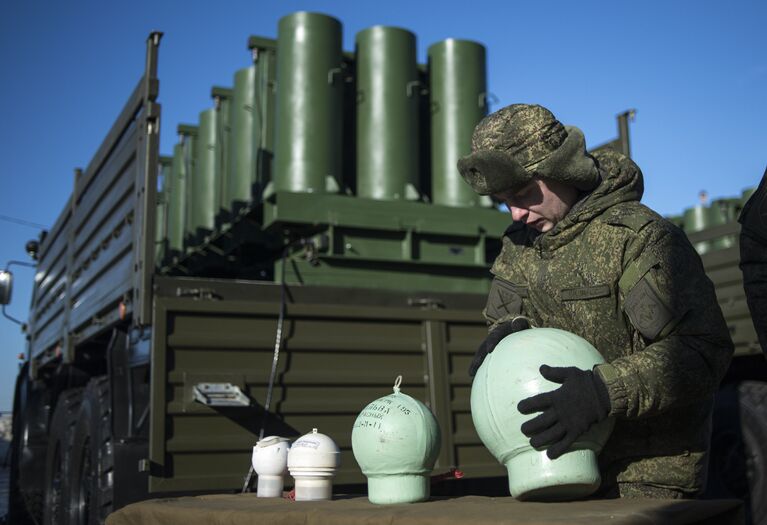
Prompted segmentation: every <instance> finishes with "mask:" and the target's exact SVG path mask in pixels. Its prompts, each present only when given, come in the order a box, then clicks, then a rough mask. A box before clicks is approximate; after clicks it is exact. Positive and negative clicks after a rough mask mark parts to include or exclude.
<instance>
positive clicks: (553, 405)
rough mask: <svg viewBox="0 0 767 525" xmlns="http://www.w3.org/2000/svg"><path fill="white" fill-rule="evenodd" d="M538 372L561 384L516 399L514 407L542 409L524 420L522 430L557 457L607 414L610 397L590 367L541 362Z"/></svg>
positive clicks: (529, 411) (526, 410) (528, 410)
mask: <svg viewBox="0 0 767 525" xmlns="http://www.w3.org/2000/svg"><path fill="white" fill-rule="evenodd" d="M540 372H541V375H542V376H543V377H544V378H546V379H548V380H549V381H553V382H554V383H560V384H561V385H562V386H560V387H559V388H557V389H556V390H553V391H551V392H546V393H543V394H538V395H535V396H532V397H528V398H527V399H523V400H522V401H520V402H519V405H517V408H518V409H519V411H520V412H521V413H523V414H532V413H534V412H543V413H542V414H540V415H539V416H537V417H535V418H533V419H531V420H530V421H526V422H525V423H523V424H522V427H521V430H522V433H523V434H524V435H526V436H527V437H529V438H530V445H531V446H533V447H534V448H540V447H546V449H547V450H546V455H548V456H549V458H551V459H557V458H558V457H559V456H561V455H562V454H564V453H565V452H567V449H568V448H570V445H572V444H573V443H574V442H575V440H576V439H578V438H579V437H581V435H583V433H584V432H586V431H587V430H588V429H589V427H591V425H593V424H594V423H598V422H599V421H602V420H603V419H605V418H606V417H607V414H608V413H609V412H610V396H609V395H608V393H607V387H606V386H605V384H604V382H603V381H602V380H601V379H600V378H599V377H598V376H597V375H596V374H594V373H593V372H592V371H591V370H581V369H580V368H575V367H574V366H567V367H551V366H548V365H543V366H541V368H540Z"/></svg>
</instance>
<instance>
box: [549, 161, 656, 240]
mask: <svg viewBox="0 0 767 525" xmlns="http://www.w3.org/2000/svg"><path fill="white" fill-rule="evenodd" d="M591 155H592V156H593V157H594V160H595V161H596V163H597V167H598V168H599V172H600V175H601V177H602V181H601V182H600V183H599V185H598V186H597V187H596V188H595V189H594V190H593V191H591V192H590V193H587V194H584V195H583V197H582V198H581V199H580V200H579V201H578V202H576V203H575V205H573V207H572V208H571V209H570V211H569V212H568V214H567V215H566V216H565V217H564V218H563V219H562V220H561V221H559V222H558V223H557V224H556V225H555V226H554V227H553V228H552V229H551V230H549V231H548V232H546V233H543V234H540V235H538V236H537V238H536V239H535V244H537V245H538V246H539V247H540V249H541V250H556V249H557V248H559V247H561V246H564V245H565V244H567V243H569V242H570V241H571V240H572V239H574V238H575V237H576V236H578V235H579V234H580V233H581V232H582V231H583V230H584V228H586V226H587V225H588V223H589V222H591V221H592V220H593V219H594V218H596V217H598V216H599V215H601V214H602V213H604V212H605V211H606V210H607V209H609V208H611V207H613V206H615V205H616V204H620V203H622V202H628V201H639V200H641V198H642V194H643V193H644V178H643V176H642V170H640V169H639V166H637V165H636V163H635V162H634V161H633V160H631V159H630V158H628V157H626V156H625V155H623V154H621V153H618V152H617V151H613V150H602V151H598V152H594V153H592V154H591Z"/></svg>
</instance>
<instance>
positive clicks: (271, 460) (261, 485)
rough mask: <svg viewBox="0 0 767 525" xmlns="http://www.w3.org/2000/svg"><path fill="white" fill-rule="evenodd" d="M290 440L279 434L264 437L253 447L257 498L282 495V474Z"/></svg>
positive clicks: (286, 465) (286, 464)
mask: <svg viewBox="0 0 767 525" xmlns="http://www.w3.org/2000/svg"><path fill="white" fill-rule="evenodd" d="M289 449H290V440H289V439H288V438H284V437H279V436H269V437H265V438H264V439H262V440H261V441H259V442H258V443H256V445H255V446H254V447H253V456H252V462H253V470H254V471H255V472H256V474H257V475H258V488H257V492H256V494H257V496H258V497H259V498H279V497H282V489H283V486H284V476H285V473H286V472H287V467H288V450H289Z"/></svg>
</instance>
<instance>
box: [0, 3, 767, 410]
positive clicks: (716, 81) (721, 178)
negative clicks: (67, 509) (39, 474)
mask: <svg viewBox="0 0 767 525" xmlns="http://www.w3.org/2000/svg"><path fill="white" fill-rule="evenodd" d="M299 10H310V11H317V12H322V13H327V14H330V15H333V16H335V17H336V18H338V19H339V20H341V22H342V23H343V28H344V48H345V49H347V50H352V49H353V43H354V35H355V34H356V33H357V32H358V31H360V30H362V29H364V28H367V27H369V26H372V25H377V24H384V25H396V26H400V27H404V28H406V29H409V30H411V31H412V32H414V33H415V34H416V36H417V39H418V59H419V61H421V62H424V61H425V56H426V48H427V47H428V46H429V45H430V44H432V43H434V42H437V41H440V40H442V39H444V38H448V37H455V38H464V39H470V40H476V41H479V42H481V43H483V44H484V45H485V46H486V47H487V50H488V85H489V90H490V91H491V92H492V93H493V94H495V96H496V97H497V99H498V103H497V104H496V105H495V109H497V108H499V107H501V106H502V105H506V104H510V103H514V102H535V103H540V104H543V105H545V106H547V107H549V108H550V109H551V110H552V111H553V112H554V114H555V115H557V116H558V117H559V119H560V120H562V121H563V122H565V123H567V124H574V125H577V126H579V127H580V128H581V129H583V131H584V132H585V134H586V138H587V141H588V144H589V145H590V146H593V145H597V144H599V143H602V142H604V141H607V140H610V139H612V138H614V137H615V135H616V123H615V118H614V117H615V115H616V114H617V113H620V112H621V111H623V110H625V109H628V108H637V110H638V113H637V119H636V122H635V123H634V124H633V125H632V128H631V133H632V150H633V154H634V158H635V160H636V161H637V162H638V164H639V165H640V166H641V168H642V170H643V172H644V175H645V187H646V191H645V198H644V202H645V203H646V204H648V205H649V206H651V207H653V208H654V209H656V210H657V211H659V212H660V213H663V214H675V213H679V212H680V211H682V210H683V209H684V208H685V207H688V206H691V205H693V204H695V203H696V201H697V194H698V192H699V191H700V190H702V189H705V190H707V191H708V192H709V194H710V195H711V196H712V197H714V198H716V197H726V196H737V195H740V193H741V191H742V190H743V189H744V188H746V187H749V186H753V185H755V184H756V183H757V182H758V181H759V178H760V177H761V175H762V172H763V171H764V168H765V165H766V164H767V150H766V149H765V144H767V126H766V125H765V123H767V104H765V97H766V96H767V92H766V91H765V85H767V43H766V41H765V39H764V21H765V20H767V2H764V1H757V0H754V1H742V0H731V1H728V2H714V1H680V2H674V1H669V0H667V1H664V2H660V1H645V2H620V1H615V0H612V1H602V2H596V1H588V0H584V1H581V2H571V1H557V0H554V1H550V2H518V1H512V0H506V1H495V2H493V1H484V0H472V1H468V2H467V1H461V2H458V1H452V0H442V1H438V2H437V1H435V2H428V1H413V0H409V1H399V0H387V1H385V2H372V1H365V0H358V1H354V2H353V1H348V2H343V1H297V0H284V1H277V0H272V1H264V0H261V1H258V0H251V1H248V2H245V1H235V0H222V1H220V2H216V3H213V2H203V1H199V0H186V1H167V0H166V1H158V0H155V1H151V2H150V1H146V0H133V1H131V2H112V1H103V0H100V1H76V0H71V1H59V0H50V1H47V2H44V1H41V0H26V1H8V2H2V3H0V72H2V82H0V94H2V96H0V180H1V181H2V186H1V187H2V189H1V190H0V215H2V216H10V217H15V218H20V219H24V220H27V221H33V222H35V223H41V224H45V225H52V224H53V223H54V222H55V220H56V217H57V216H58V214H59V213H60V211H61V209H62V208H63V206H64V203H65V201H66V199H67V196H68V195H69V193H70V191H71V188H72V181H73V175H72V170H73V168H75V167H76V166H85V165H87V164H88V161H89V160H90V158H91V156H92V155H93V154H94V152H95V150H96V148H97V147H98V146H99V144H100V142H101V140H102V138H103V137H104V135H105V134H106V132H107V130H108V129H109V127H110V126H111V124H112V122H113V120H114V118H115V117H116V116H117V114H118V112H119V111H120V109H121V108H122V105H123V103H124V102H125V100H126V99H127V97H128V95H129V93H130V91H131V89H132V88H133V86H134V84H135V82H136V81H137V80H138V78H139V76H140V75H141V73H142V68H143V61H144V41H145V39H146V36H147V34H148V32H149V31H150V30H153V29H157V30H161V31H163V32H164V33H165V37H164V38H163V41H162V44H161V47H160V73H159V74H160V82H161V84H160V102H161V103H162V111H163V122H162V138H161V142H162V152H163V153H164V154H168V153H170V152H171V149H172V146H173V143H174V141H175V133H174V130H175V128H176V125H177V124H178V123H179V122H195V121H196V120H197V118H198V114H199V112H200V111H202V110H203V109H206V108H208V107H210V105H211V101H210V97H209V95H210V88H211V86H213V85H221V86H230V85H231V84H232V76H233V74H234V72H235V71H236V70H237V69H239V68H242V67H246V66H247V65H248V62H249V53H248V52H247V50H246V41H247V37H248V36H249V35H253V34H255V35H262V36H267V37H276V34H277V22H278V20H279V18H280V17H281V16H283V15H285V14H289V13H291V12H294V11H299ZM36 234H37V232H36V231H35V229H34V228H30V227H26V226H21V225H16V224H12V223H9V222H6V221H0V239H1V240H2V242H1V243H0V267H4V266H5V263H6V261H8V260H11V259H20V260H27V257H26V255H25V253H24V243H25V241H26V240H27V239H30V238H32V237H35V236H36ZM32 277H33V272H32V270H27V269H24V268H19V269H17V270H16V289H15V293H14V302H13V304H12V305H11V306H10V308H9V312H10V313H12V314H13V315H15V316H17V317H22V318H26V314H27V307H28V304H29V297H30V283H31V280H32ZM23 349H24V339H23V337H22V336H21V334H20V333H19V331H18V329H17V327H16V325H13V324H12V323H10V322H8V321H6V320H5V319H0V410H9V409H10V408H11V406H12V395H13V394H12V389H13V382H14V377H15V374H16V369H17V363H18V361H17V358H16V355H17V354H18V352H20V351H22V350H23Z"/></svg>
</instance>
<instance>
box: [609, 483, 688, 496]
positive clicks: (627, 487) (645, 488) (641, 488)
mask: <svg viewBox="0 0 767 525" xmlns="http://www.w3.org/2000/svg"><path fill="white" fill-rule="evenodd" d="M618 492H619V494H620V497H621V498H653V499H687V498H692V497H693V495H691V494H687V493H685V492H683V491H681V490H677V489H666V488H662V487H654V486H652V485H643V484H642V483H618Z"/></svg>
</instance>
